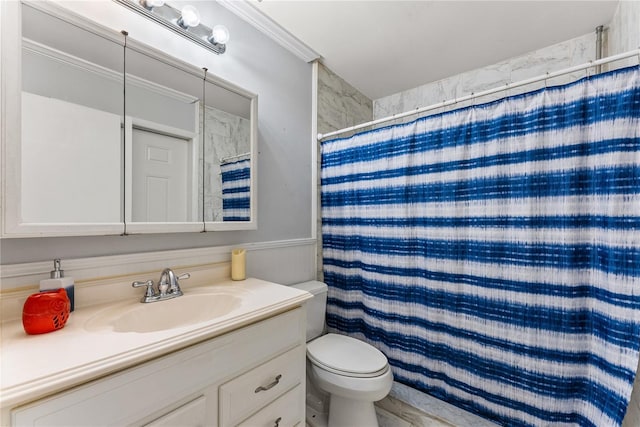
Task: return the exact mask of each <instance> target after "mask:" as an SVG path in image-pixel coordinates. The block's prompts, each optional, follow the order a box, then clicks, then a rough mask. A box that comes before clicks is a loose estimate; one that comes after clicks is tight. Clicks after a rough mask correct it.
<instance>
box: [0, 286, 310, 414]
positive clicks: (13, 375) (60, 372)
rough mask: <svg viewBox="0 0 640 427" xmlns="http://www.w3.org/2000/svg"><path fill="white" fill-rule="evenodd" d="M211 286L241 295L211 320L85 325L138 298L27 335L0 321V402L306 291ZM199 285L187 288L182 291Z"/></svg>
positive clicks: (231, 325)
mask: <svg viewBox="0 0 640 427" xmlns="http://www.w3.org/2000/svg"><path fill="white" fill-rule="evenodd" d="M211 287H215V288H216V289H219V290H226V291H229V292H233V293H234V294H236V295H240V296H241V303H240V305H239V307H236V308H234V309H233V310H232V311H231V312H230V313H228V314H226V315H223V316H220V317H217V318H215V320H213V321H205V322H200V323H195V324H191V325H188V326H182V327H176V328H172V329H167V330H162V331H158V332H146V333H137V332H114V331H113V330H110V329H109V328H103V329H100V330H95V329H94V328H87V327H86V326H87V322H88V321H89V320H90V319H92V318H95V316H96V315H97V314H98V313H100V312H101V311H103V310H105V309H106V308H107V307H109V306H112V305H113V304H120V305H121V306H124V305H127V306H128V305H135V304H141V303H140V302H139V301H138V300H135V301H128V300H127V301H122V300H121V301H119V302H117V303H109V304H102V305H97V306H90V307H86V308H79V309H76V310H75V311H74V312H73V313H71V316H70V318H69V320H68V322H67V324H66V325H65V327H64V328H63V329H60V330H58V331H55V332H51V333H47V334H42V335H27V334H26V333H25V332H24V329H23V327H22V322H21V321H20V320H18V321H10V322H6V323H4V324H3V325H2V347H1V358H0V368H1V371H0V385H1V389H0V407H2V408H8V407H11V406H15V405H18V404H23V403H26V402H31V401H34V400H36V399H39V398H42V397H44V396H47V395H49V394H52V393H56V392H59V391H62V390H65V389H67V388H70V387H73V386H76V385H79V384H82V383H85V382H87V381H90V380H93V379H96V378H100V377H102V376H104V375H107V374H109V373H113V372H115V371H118V370H121V369H124V368H127V367H129V366H133V365H136V364H138V363H140V362H143V361H146V360H149V359H152V358H155V357H158V356H161V355H164V354H167V353H169V352H172V351H175V350H178V349H180V348H184V347H186V346H188V345H192V344H195V343H197V342H200V341H203V340H206V339H209V338H212V337H215V336H218V335H221V334H223V333H226V332H229V331H232V330H235V329H238V328H240V327H242V326H246V325H248V324H251V323H254V322H256V321H259V320H262V319H265V318H268V317H271V316H273V315H275V314H278V313H281V312H284V311H287V310H289V309H292V308H294V307H296V306H299V305H301V304H302V303H303V302H304V301H306V300H307V299H308V298H310V297H311V294H309V293H308V292H305V291H300V290H298V289H295V288H292V287H288V286H282V285H277V284H275V283H270V282H266V281H263V280H259V279H253V278H249V279H246V280H244V281H240V282H232V281H230V280H229V281H224V282H220V283H216V284H214V285H211ZM207 288H209V287H207ZM201 290H202V288H192V289H186V290H184V293H185V295H187V294H189V293H190V292H198V291H201ZM163 303H164V301H161V302H155V303H151V304H163ZM90 329H91V330H90Z"/></svg>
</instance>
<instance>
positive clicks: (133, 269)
mask: <svg viewBox="0 0 640 427" xmlns="http://www.w3.org/2000/svg"><path fill="white" fill-rule="evenodd" d="M315 244H316V239H313V238H309V239H292V240H277V241H270V242H256V243H238V244H237V245H229V246H214V247H205V248H194V249H178V250H171V251H159V252H143V253H133V254H123V255H112V256H103V257H92V258H76V259H64V260H62V268H63V269H64V271H65V275H67V276H71V277H73V278H74V280H75V281H76V283H77V282H82V281H89V280H91V281H95V280H97V279H101V278H107V279H108V278H110V277H118V276H124V275H131V274H146V273H148V272H156V271H161V270H162V269H164V268H165V267H171V268H183V267H189V266H195V265H203V264H211V263H223V262H230V261H231V250H232V249H233V248H237V247H242V248H244V249H246V250H247V252H248V253H249V257H251V256H252V253H256V252H261V251H270V250H275V252H276V253H275V254H274V256H276V257H278V256H279V255H280V254H279V252H281V251H286V250H287V249H290V248H293V250H294V251H300V248H301V247H304V246H308V247H310V248H311V249H313V250H315ZM247 264H248V268H251V267H252V266H251V259H249V261H248V263H247ZM254 264H256V265H255V267H256V269H257V270H262V271H253V273H254V274H253V275H254V276H255V277H257V276H258V275H259V276H264V277H266V276H270V275H273V274H274V273H278V272H277V271H275V270H282V266H274V269H275V270H274V271H273V272H272V271H266V270H267V269H268V267H262V268H259V267H260V266H259V265H258V264H262V262H261V261H260V260H258V259H255V263H254ZM287 265H288V266H290V268H292V269H294V268H299V267H300V266H297V267H296V266H295V264H293V265H292V264H291V263H289V262H288V263H287ZM309 266H310V267H309V270H313V265H312V262H311V261H310V262H309ZM52 267H53V260H50V261H40V262H30V263H24V264H7V265H2V266H0V283H1V288H0V290H1V291H2V293H4V292H8V291H13V290H18V289H22V288H26V287H28V288H32V287H34V286H35V285H37V284H38V283H39V281H40V280H42V279H46V278H48V277H49V272H50V271H51V270H52ZM294 273H295V272H294ZM299 274H301V275H302V276H305V277H306V276H307V273H299ZM314 275H315V272H314ZM260 278H262V277H260ZM311 279H312V278H311V277H310V278H308V279H306V280H311ZM297 280H300V281H304V280H305V278H304V277H301V278H300V279H297V278H295V277H292V279H291V280H286V281H289V282H290V283H293V282H294V281H297ZM282 281H285V280H281V282H282Z"/></svg>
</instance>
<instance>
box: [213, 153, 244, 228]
mask: <svg viewBox="0 0 640 427" xmlns="http://www.w3.org/2000/svg"><path fill="white" fill-rule="evenodd" d="M220 172H221V174H222V220H223V221H249V220H250V219H251V210H250V195H251V180H250V178H251V159H250V158H247V159H242V160H236V161H232V162H223V163H221V164H220Z"/></svg>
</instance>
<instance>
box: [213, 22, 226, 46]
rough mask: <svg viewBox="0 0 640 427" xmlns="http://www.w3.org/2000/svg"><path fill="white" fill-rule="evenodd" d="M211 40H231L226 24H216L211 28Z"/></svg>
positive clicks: (222, 41) (219, 42)
mask: <svg viewBox="0 0 640 427" xmlns="http://www.w3.org/2000/svg"><path fill="white" fill-rule="evenodd" d="M209 42H211V43H213V44H227V42H229V30H228V29H227V27H225V26H224V25H216V26H215V27H213V29H212V30H211V35H210V36H209Z"/></svg>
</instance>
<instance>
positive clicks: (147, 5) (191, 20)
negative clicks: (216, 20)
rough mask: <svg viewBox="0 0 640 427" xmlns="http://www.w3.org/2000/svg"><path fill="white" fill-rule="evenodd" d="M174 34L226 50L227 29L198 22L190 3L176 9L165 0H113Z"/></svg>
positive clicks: (201, 44)
mask: <svg viewBox="0 0 640 427" xmlns="http://www.w3.org/2000/svg"><path fill="white" fill-rule="evenodd" d="M114 1H115V2H116V3H120V4H121V5H122V6H125V7H127V8H128V9H131V10H133V11H134V12H137V13H139V14H140V15H142V16H144V17H145V18H147V19H150V20H151V21H154V22H155V23H157V24H160V25H162V26H164V27H165V28H168V29H170V30H171V31H173V32H174V33H176V34H180V35H181V36H183V37H185V38H187V39H189V40H191V41H192V42H194V43H197V44H199V45H200V46H202V47H205V48H207V49H209V50H210V51H212V52H214V53H216V54H218V55H222V54H223V53H224V52H225V51H226V50H227V42H228V41H229V30H228V29H227V27H225V26H224V25H216V26H214V27H213V29H212V28H211V27H208V26H206V25H204V24H202V23H201V22H200V13H199V12H198V9H196V8H195V7H193V6H191V5H187V6H184V7H183V8H182V10H178V9H176V8H174V7H172V6H171V5H169V4H167V3H166V2H165V0H114Z"/></svg>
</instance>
